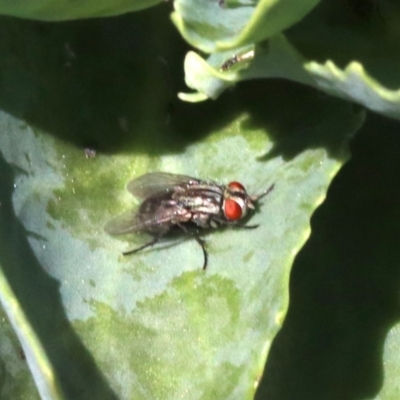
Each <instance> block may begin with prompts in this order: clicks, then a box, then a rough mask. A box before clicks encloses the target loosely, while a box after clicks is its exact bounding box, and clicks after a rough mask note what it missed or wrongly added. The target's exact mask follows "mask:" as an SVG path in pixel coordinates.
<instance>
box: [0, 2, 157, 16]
mask: <svg viewBox="0 0 400 400" xmlns="http://www.w3.org/2000/svg"><path fill="white" fill-rule="evenodd" d="M161 1H162V0H80V1H79V2H72V3H71V1H68V0H1V2H0V14H2V15H9V16H14V17H20V18H30V19H36V20H43V21H63V20H71V19H79V18H98V17H106V16H112V15H119V14H124V13H127V12H132V11H138V10H143V9H144V8H148V7H152V6H154V5H156V4H158V3H160V2H161Z"/></svg>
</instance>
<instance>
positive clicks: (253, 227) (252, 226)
mask: <svg viewBox="0 0 400 400" xmlns="http://www.w3.org/2000/svg"><path fill="white" fill-rule="evenodd" d="M259 226H260V224H256V225H232V228H234V229H256V228H258V227H259Z"/></svg>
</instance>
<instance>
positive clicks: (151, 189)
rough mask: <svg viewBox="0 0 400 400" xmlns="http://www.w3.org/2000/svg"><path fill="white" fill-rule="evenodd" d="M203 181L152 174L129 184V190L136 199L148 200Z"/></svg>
mask: <svg viewBox="0 0 400 400" xmlns="http://www.w3.org/2000/svg"><path fill="white" fill-rule="evenodd" d="M200 182H201V181H200V180H199V179H196V178H192V177H190V176H186V175H178V174H170V173H168V172H150V173H148V174H145V175H142V176H139V178H136V179H134V180H132V181H130V182H129V183H128V186H127V187H126V188H127V190H128V191H129V192H130V193H131V194H132V195H133V196H135V197H138V198H141V199H146V198H147V197H150V196H153V195H154V194H156V193H161V192H165V191H168V190H172V189H174V188H175V187H176V186H179V185H182V184H198V183H200Z"/></svg>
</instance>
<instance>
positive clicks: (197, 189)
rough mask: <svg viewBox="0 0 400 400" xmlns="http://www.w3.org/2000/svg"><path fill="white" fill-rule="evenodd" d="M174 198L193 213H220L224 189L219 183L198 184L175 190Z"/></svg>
mask: <svg viewBox="0 0 400 400" xmlns="http://www.w3.org/2000/svg"><path fill="white" fill-rule="evenodd" d="M172 197H173V199H174V200H175V201H176V202H177V203H178V204H179V206H180V207H183V208H185V209H187V210H190V211H191V212H192V213H193V214H206V215H219V214H220V212H221V203H222V197H223V189H222V188H221V187H219V186H217V185H215V184H214V185H211V184H210V185H208V184H204V185H197V186H192V187H189V188H187V189H185V190H183V191H179V192H175V193H174V195H173V196H172Z"/></svg>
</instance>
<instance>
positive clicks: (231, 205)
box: [224, 199, 243, 221]
mask: <svg viewBox="0 0 400 400" xmlns="http://www.w3.org/2000/svg"><path fill="white" fill-rule="evenodd" d="M224 214H225V217H226V219H229V220H230V221H236V220H238V219H240V218H241V217H242V214H243V210H242V206H241V205H240V204H239V203H238V202H237V201H236V200H233V199H226V200H225V204H224Z"/></svg>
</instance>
